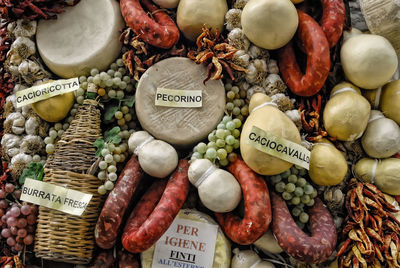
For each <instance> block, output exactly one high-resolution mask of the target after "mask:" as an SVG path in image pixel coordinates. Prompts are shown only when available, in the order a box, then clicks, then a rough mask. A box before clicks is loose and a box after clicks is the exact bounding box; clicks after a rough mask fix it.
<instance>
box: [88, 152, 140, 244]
mask: <svg viewBox="0 0 400 268" xmlns="http://www.w3.org/2000/svg"><path fill="white" fill-rule="evenodd" d="M143 175H144V173H143V170H142V169H141V168H140V165H139V161H138V158H137V156H136V155H134V154H133V155H132V157H131V159H130V160H129V161H128V163H127V164H126V166H125V168H124V170H123V171H122V172H121V174H120V176H119V178H118V180H117V183H116V184H115V187H114V189H113V190H112V191H111V192H110V194H109V195H108V197H107V200H106V202H105V203H104V206H103V209H102V210H101V213H100V216H99V218H98V220H97V224H96V228H95V231H94V237H95V239H96V244H97V245H98V246H99V247H101V248H104V249H109V248H112V247H113V246H114V244H115V240H116V238H117V236H118V230H119V226H120V225H121V221H122V218H123V217H124V214H125V210H126V208H127V207H128V205H129V203H130V201H131V199H132V195H133V193H134V192H135V191H136V188H137V186H138V184H139V182H140V180H141V179H142V177H143Z"/></svg>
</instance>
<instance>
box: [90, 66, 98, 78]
mask: <svg viewBox="0 0 400 268" xmlns="http://www.w3.org/2000/svg"><path fill="white" fill-rule="evenodd" d="M97 74H99V70H98V69H96V68H93V69H92V70H90V75H91V76H95V75H97Z"/></svg>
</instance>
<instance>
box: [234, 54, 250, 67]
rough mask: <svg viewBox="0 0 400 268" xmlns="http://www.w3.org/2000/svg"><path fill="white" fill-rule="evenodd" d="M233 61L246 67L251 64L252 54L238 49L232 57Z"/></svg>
mask: <svg viewBox="0 0 400 268" xmlns="http://www.w3.org/2000/svg"><path fill="white" fill-rule="evenodd" d="M232 62H233V63H235V64H237V65H239V66H242V67H244V68H246V67H247V66H249V64H250V56H249V54H247V53H246V51H244V50H238V51H237V52H236V53H235V54H234V55H233V58H232Z"/></svg>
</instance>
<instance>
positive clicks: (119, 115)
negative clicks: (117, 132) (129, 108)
mask: <svg viewBox="0 0 400 268" xmlns="http://www.w3.org/2000/svg"><path fill="white" fill-rule="evenodd" d="M114 116H115V118H116V119H122V117H124V114H123V113H122V112H121V111H116V112H115V114H114Z"/></svg>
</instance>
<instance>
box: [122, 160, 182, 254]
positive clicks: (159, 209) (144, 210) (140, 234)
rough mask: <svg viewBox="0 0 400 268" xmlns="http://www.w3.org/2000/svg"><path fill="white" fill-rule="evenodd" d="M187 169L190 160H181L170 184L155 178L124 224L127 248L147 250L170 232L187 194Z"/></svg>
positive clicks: (123, 241)
mask: <svg viewBox="0 0 400 268" xmlns="http://www.w3.org/2000/svg"><path fill="white" fill-rule="evenodd" d="M188 169H189V163H188V161H187V160H180V161H179V164H178V168H177V170H176V171H175V172H174V173H173V174H172V175H171V177H170V179H169V180H168V183H167V182H166V180H159V181H156V182H155V183H154V184H153V185H152V186H151V187H150V189H149V190H148V191H147V192H146V193H145V195H144V196H143V197H142V199H141V200H140V201H139V203H138V204H137V205H136V207H135V208H134V210H133V211H132V213H131V215H130V217H129V220H128V223H127V224H126V226H125V229H124V233H123V235H122V245H123V246H124V248H125V249H126V250H128V251H130V252H132V253H139V252H142V251H145V250H146V249H148V248H149V247H151V246H152V245H153V244H154V243H155V242H157V240H158V239H159V238H160V237H161V236H162V235H163V234H164V233H165V231H167V229H168V228H169V226H170V225H171V224H172V222H173V220H174V219H175V217H176V215H177V214H178V212H179V210H180V209H181V207H182V205H183V203H184V202H185V200H186V197H187V195H188V192H189V178H188ZM165 183H167V185H166V186H165ZM164 187H165V190H164ZM163 190H164V192H163ZM161 194H162V196H161ZM160 196H161V199H160ZM158 200H160V201H159V202H158V204H157V201H158Z"/></svg>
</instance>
